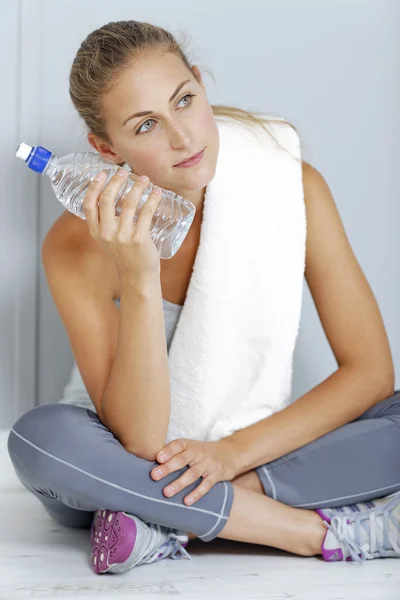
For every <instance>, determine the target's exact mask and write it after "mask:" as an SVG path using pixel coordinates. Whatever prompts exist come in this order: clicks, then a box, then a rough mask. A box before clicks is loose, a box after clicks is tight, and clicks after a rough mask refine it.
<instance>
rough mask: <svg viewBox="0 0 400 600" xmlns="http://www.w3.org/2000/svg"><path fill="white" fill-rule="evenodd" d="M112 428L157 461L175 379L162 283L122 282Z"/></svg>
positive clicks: (108, 395)
mask: <svg viewBox="0 0 400 600" xmlns="http://www.w3.org/2000/svg"><path fill="white" fill-rule="evenodd" d="M102 410H103V415H104V419H105V422H106V425H107V427H109V429H110V430H111V431H112V432H113V433H114V435H115V436H116V437H117V438H118V439H119V440H120V442H121V443H122V444H123V446H124V447H125V448H126V449H127V450H128V451H130V452H133V453H137V454H138V455H140V456H141V457H142V458H147V459H148V460H153V458H152V456H153V454H154V455H155V454H156V452H158V451H159V450H160V449H161V448H162V446H163V445H164V442H165V438H166V435H167V429H168V424H169V418H170V380H169V369H168V353H167V345H166V339H165V323H164V312H163V306H162V293H161V284H160V282H159V281H154V283H151V284H150V285H147V286H146V287H145V288H144V287H142V288H140V289H138V288H137V286H136V287H135V286H131V285H129V284H128V283H124V282H123V283H122V287H121V304H120V323H119V334H118V344H117V348H116V355H115V359H114V362H113V366H112V370H111V373H110V377H109V379H108V382H107V386H106V388H105V390H104V394H103V399H102Z"/></svg>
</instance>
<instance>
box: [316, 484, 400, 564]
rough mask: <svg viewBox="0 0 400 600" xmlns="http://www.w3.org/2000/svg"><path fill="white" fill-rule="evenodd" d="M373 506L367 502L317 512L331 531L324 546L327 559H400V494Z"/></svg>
mask: <svg viewBox="0 0 400 600" xmlns="http://www.w3.org/2000/svg"><path fill="white" fill-rule="evenodd" d="M371 503H373V507H372V508H371V507H369V504H370V502H366V503H357V504H352V505H349V506H342V507H338V508H329V509H325V508H324V509H320V510H317V511H316V512H317V513H318V514H319V515H320V516H321V517H322V518H323V519H324V523H325V525H326V527H327V529H328V531H327V532H326V535H325V538H324V541H323V543H322V547H321V550H322V556H323V558H324V560H326V561H336V560H345V561H355V562H358V563H360V564H361V563H362V562H363V561H365V560H371V559H374V558H386V557H392V558H394V557H397V558H400V491H399V492H395V493H394V494H390V495H389V496H385V497H384V498H378V499H376V500H371ZM364 507H366V508H364Z"/></svg>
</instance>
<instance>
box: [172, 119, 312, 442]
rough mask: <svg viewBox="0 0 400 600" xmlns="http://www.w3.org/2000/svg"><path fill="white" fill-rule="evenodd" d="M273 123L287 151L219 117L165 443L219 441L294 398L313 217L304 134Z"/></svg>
mask: <svg viewBox="0 0 400 600" xmlns="http://www.w3.org/2000/svg"><path fill="white" fill-rule="evenodd" d="M258 116H260V115H258ZM264 116H267V115H264ZM273 118H274V119H275V121H274V123H273V124H272V125H271V124H269V125H268V127H269V128H270V131H271V132H272V134H273V136H274V137H275V138H276V139H278V141H279V142H280V144H282V146H284V148H285V149H286V150H287V151H288V152H286V151H285V150H284V149H281V148H280V147H279V145H277V144H276V142H275V141H274V140H273V138H271V136H270V135H268V133H264V132H262V130H259V129H257V134H256V136H255V135H254V134H253V133H252V132H249V131H248V130H247V128H246V127H245V126H244V125H243V124H241V123H237V122H231V121H230V120H228V119H226V118H221V117H218V118H217V124H218V130H219V136H220V147H219V155H218V162H217V168H216V173H215V176H214V178H213V180H212V181H211V182H210V183H209V184H208V186H207V189H206V194H205V198H204V212H203V221H202V224H201V233H200V243H199V247H198V251H197V254H196V258H195V262H194V265H193V270H192V275H191V279H190V282H189V287H188V290H187V295H186V299H185V302H184V305H183V308H182V312H181V315H180V318H179V321H178V324H177V328H176V330H175V334H174V337H173V339H172V342H171V346H170V350H169V370H170V381H171V416H170V422H169V428H168V434H167V443H168V442H170V441H171V440H173V439H176V438H180V437H187V438H190V439H196V440H207V441H214V440H218V439H221V438H222V437H226V436H228V435H230V434H232V433H233V432H234V431H237V430H238V429H243V428H244V427H247V426H249V425H252V424H253V423H255V422H257V421H260V420H261V419H263V418H266V417H267V416H269V415H271V414H273V413H274V412H276V411H278V410H280V409H281V408H283V406H284V405H285V403H286V402H287V401H288V400H289V399H290V395H291V385H292V365H293V351H294V347H295V341H296V337H297V333H298V328H299V323H300V313H301V301H302V288H303V278H304V269H305V250H306V214H305V205H304V195H303V184H302V168H301V150H300V140H299V137H298V135H297V133H296V132H295V130H294V129H293V128H292V127H291V126H290V125H288V124H287V123H285V122H284V121H283V120H282V119H279V118H277V117H273ZM259 131H260V133H259ZM289 153H290V154H292V155H293V156H294V157H296V158H297V159H298V160H296V158H293V156H290V154H289Z"/></svg>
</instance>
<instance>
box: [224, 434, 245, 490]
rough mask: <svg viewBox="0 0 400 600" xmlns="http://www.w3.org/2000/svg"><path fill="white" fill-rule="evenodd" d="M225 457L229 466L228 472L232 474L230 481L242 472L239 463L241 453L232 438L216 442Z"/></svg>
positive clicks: (240, 463)
mask: <svg viewBox="0 0 400 600" xmlns="http://www.w3.org/2000/svg"><path fill="white" fill-rule="evenodd" d="M218 443H219V444H220V446H221V448H222V449H223V452H224V453H225V456H226V457H227V461H228V462H229V465H230V470H231V472H232V473H233V475H232V479H234V478H235V477H237V476H238V475H240V474H241V473H242V472H243V469H242V462H241V451H240V448H238V445H237V443H236V442H235V440H234V439H233V437H232V436H228V437H225V438H221V439H220V440H219V442H218Z"/></svg>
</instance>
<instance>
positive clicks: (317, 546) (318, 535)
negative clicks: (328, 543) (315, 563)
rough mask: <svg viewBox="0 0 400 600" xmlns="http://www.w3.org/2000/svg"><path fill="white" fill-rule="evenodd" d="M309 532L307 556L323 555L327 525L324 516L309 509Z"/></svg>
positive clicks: (307, 536)
mask: <svg viewBox="0 0 400 600" xmlns="http://www.w3.org/2000/svg"><path fill="white" fill-rule="evenodd" d="M306 527H307V534H306V539H305V541H306V554H305V556H316V555H318V554H321V555H322V544H323V541H324V539H325V535H326V532H327V528H326V525H325V523H324V520H323V519H322V517H320V516H319V514H318V513H317V512H315V511H313V510H307V525H306Z"/></svg>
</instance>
